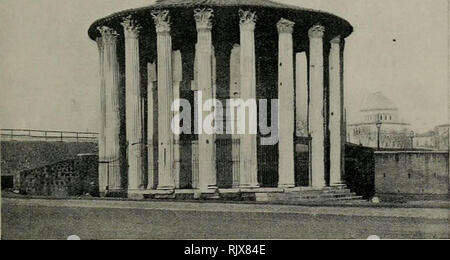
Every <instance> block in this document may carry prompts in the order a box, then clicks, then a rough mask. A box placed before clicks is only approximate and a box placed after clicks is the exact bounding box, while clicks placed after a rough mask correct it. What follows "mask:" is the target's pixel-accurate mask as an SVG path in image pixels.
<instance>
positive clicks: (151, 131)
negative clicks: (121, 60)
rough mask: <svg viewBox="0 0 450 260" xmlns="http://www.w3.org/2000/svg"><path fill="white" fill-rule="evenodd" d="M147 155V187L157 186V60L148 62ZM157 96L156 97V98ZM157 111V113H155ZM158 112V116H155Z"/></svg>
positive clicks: (149, 188)
mask: <svg viewBox="0 0 450 260" xmlns="http://www.w3.org/2000/svg"><path fill="white" fill-rule="evenodd" d="M147 75H148V76H147V77H148V82H147V157H148V162H147V163H148V184H147V189H148V190H153V189H155V188H156V183H157V180H156V176H157V172H156V169H157V167H156V164H155V163H156V161H157V160H155V143H156V142H155V140H156V139H157V138H156V137H157V132H158V131H157V130H158V129H157V119H158V116H157V112H158V106H157V102H156V100H157V96H158V95H157V92H156V91H157V90H156V82H157V75H156V62H154V63H148V64H147ZM155 97H156V98H155ZM155 112H156V113H155ZM155 114H156V116H155Z"/></svg>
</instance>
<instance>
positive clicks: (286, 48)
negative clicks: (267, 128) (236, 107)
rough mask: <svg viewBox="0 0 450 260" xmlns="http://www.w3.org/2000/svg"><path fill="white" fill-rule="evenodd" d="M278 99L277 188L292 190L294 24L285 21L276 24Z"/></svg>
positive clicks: (293, 179) (293, 183)
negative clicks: (277, 39) (277, 37)
mask: <svg viewBox="0 0 450 260" xmlns="http://www.w3.org/2000/svg"><path fill="white" fill-rule="evenodd" d="M277 27H278V34H279V47H278V99H279V134H280V138H279V139H280V140H279V144H278V151H279V161H278V176H279V181H278V187H280V188H293V187H295V175H294V129H295V127H294V125H295V119H294V114H295V113H294V47H293V40H292V33H293V31H294V23H293V22H291V21H288V20H286V19H281V20H280V21H279V22H278V25H277Z"/></svg>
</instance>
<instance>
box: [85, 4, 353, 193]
mask: <svg viewBox="0 0 450 260" xmlns="http://www.w3.org/2000/svg"><path fill="white" fill-rule="evenodd" d="M352 31H353V28H352V26H351V25H350V24H349V23H348V22H347V21H346V20H344V19H342V18H339V17H337V16H335V15H332V14H329V13H325V12H321V11H314V10H309V9H304V8H300V7H297V6H290V5H284V4H280V3H276V2H273V1H269V0H159V1H156V3H154V4H153V5H150V6H148V7H143V8H137V9H131V10H125V11H122V12H118V13H115V14H112V15H110V16H108V17H105V18H102V19H99V20H97V21H95V22H94V23H93V24H92V26H91V27H90V28H89V36H90V38H91V39H92V40H95V41H97V44H98V48H99V54H100V79H101V81H100V97H101V100H100V107H101V109H100V112H101V116H100V118H101V120H100V122H99V129H100V130H99V184H100V191H101V193H102V194H105V195H108V194H115V193H117V194H121V193H125V192H127V193H128V196H130V197H134V196H141V195H145V194H159V195H164V194H166V195H171V194H177V192H178V193H180V192H181V191H185V192H187V193H189V192H191V191H196V192H198V193H200V194H220V193H226V192H229V193H232V192H233V191H235V192H245V191H249V190H250V191H251V190H258V191H259V192H264V191H271V190H272V191H273V190H278V191H279V190H283V191H286V190H289V189H296V187H299V186H312V187H314V188H318V189H321V188H324V187H326V186H336V185H342V184H343V183H342V179H341V177H342V176H343V169H344V165H343V162H344V159H343V158H344V150H345V149H344V147H345V125H344V108H343V104H344V100H343V93H344V91H343V56H344V55H343V50H344V39H345V38H346V37H347V36H349V35H350V34H351V33H352ZM211 99H217V100H218V101H220V104H221V105H223V109H222V111H221V110H220V109H219V106H218V104H219V103H213V105H214V104H216V106H215V107H214V109H213V108H212V107H210V108H211V109H207V108H205V107H207V103H208V102H207V101H208V100H211ZM179 100H181V101H179ZM239 102H242V103H239ZM186 103H188V105H189V104H190V106H187V105H186ZM230 103H231V104H238V105H236V107H234V108H233V107H232V106H231V107H232V108H233V109H230V108H229V106H227V105H229V104H230ZM180 106H181V107H182V108H181V110H182V113H180V115H181V114H183V115H189V117H183V120H181V121H182V122H181V125H180V124H178V123H177V124H175V128H177V129H179V128H181V129H182V130H183V132H181V133H180V132H177V131H173V130H174V129H173V128H172V121H174V120H173V119H174V117H175V116H177V115H178V112H177V111H178V109H179V107H180ZM202 106H203V108H202ZM241 108H243V110H242V111H241V112H239V111H240V110H239V109H241ZM252 108H254V109H252ZM174 110H175V111H174ZM211 111H214V112H213V113H212V112H211ZM219 112H222V113H219ZM211 113H212V114H213V117H212V118H213V120H212V124H213V126H214V131H213V132H210V131H206V130H204V129H203V128H202V127H198V125H199V124H200V125H201V124H202V122H201V121H202V120H201V119H203V120H205V119H207V118H211V117H210V116H209V115H211ZM178 116H179V115H178ZM191 118H192V119H191ZM242 118H244V120H243V122H244V127H243V128H244V129H243V131H239V130H242V129H239V126H237V125H238V124H237V123H238V121H239V120H240V119H242ZM187 121H190V122H187ZM198 121H200V123H198ZM174 122H177V121H174ZM239 122H240V121H239ZM203 123H204V122H203ZM252 123H254V124H256V125H257V127H255V128H256V130H255V131H254V132H252V131H250V130H251V128H252V127H251V126H250V125H252ZM219 126H221V127H222V128H223V129H222V130H223V131H220V128H221V127H219ZM232 126H236V127H232ZM246 126H247V127H246ZM199 128H200V129H199ZM235 128H236V129H235ZM268 130H269V131H268ZM274 140H275V141H274Z"/></svg>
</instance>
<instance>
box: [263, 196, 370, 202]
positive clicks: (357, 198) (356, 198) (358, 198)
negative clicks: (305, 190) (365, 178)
mask: <svg viewBox="0 0 450 260" xmlns="http://www.w3.org/2000/svg"><path fill="white" fill-rule="evenodd" d="M267 202H280V203H281V202H283V203H286V202H294V203H322V202H349V203H365V202H367V201H365V200H363V198H362V197H361V196H349V197H343V198H318V199H292V198H288V199H286V198H283V199H277V200H269V201H267Z"/></svg>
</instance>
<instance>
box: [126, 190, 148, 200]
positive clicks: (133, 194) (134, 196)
mask: <svg viewBox="0 0 450 260" xmlns="http://www.w3.org/2000/svg"><path fill="white" fill-rule="evenodd" d="M136 191H138V190H135V191H128V194H127V197H128V198H129V199H132V200H143V199H145V196H144V194H142V193H139V192H136Z"/></svg>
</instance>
